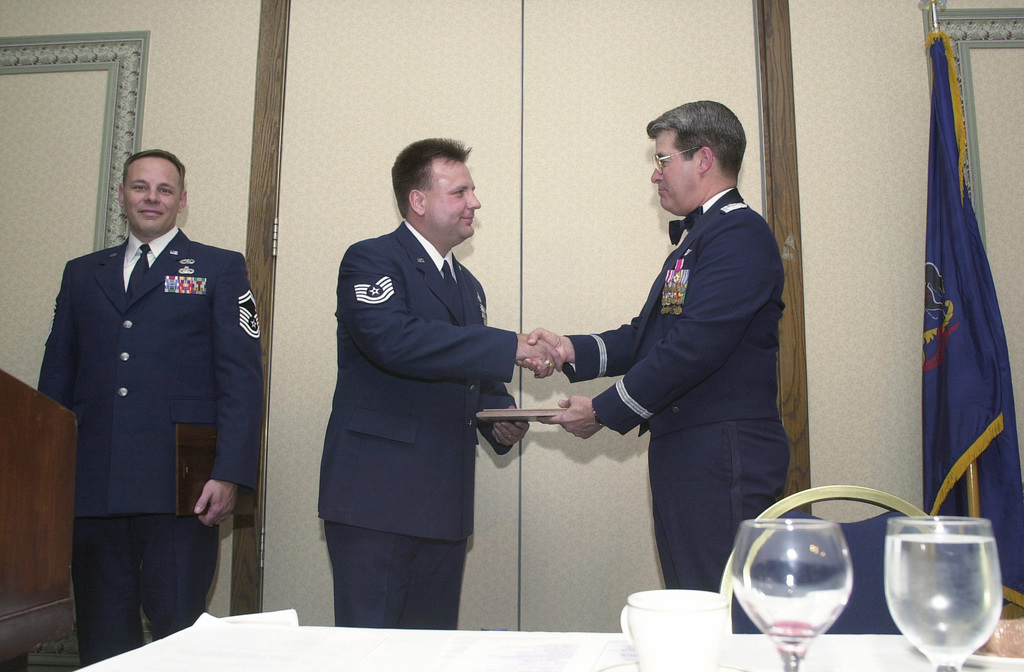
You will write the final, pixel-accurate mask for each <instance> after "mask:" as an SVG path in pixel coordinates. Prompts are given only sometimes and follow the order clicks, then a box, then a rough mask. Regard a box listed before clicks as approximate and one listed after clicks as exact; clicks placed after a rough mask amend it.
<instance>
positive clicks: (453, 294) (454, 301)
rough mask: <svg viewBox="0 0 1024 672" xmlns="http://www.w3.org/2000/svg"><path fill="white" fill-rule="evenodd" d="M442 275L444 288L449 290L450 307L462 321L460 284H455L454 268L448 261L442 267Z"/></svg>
mask: <svg viewBox="0 0 1024 672" xmlns="http://www.w3.org/2000/svg"><path fill="white" fill-rule="evenodd" d="M441 275H443V276H444V287H445V289H447V290H448V299H449V305H450V306H451V308H452V310H453V311H454V312H455V316H456V317H458V318H459V320H460V321H461V320H462V319H463V313H462V297H461V295H460V294H459V283H457V282H455V275H454V274H453V273H452V267H451V266H449V265H448V260H447V259H446V260H445V262H444V266H442V267H441Z"/></svg>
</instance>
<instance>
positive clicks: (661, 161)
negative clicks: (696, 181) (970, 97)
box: [654, 145, 704, 173]
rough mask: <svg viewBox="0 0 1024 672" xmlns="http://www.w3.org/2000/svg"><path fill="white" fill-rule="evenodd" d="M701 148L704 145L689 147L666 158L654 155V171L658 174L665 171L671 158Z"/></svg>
mask: <svg viewBox="0 0 1024 672" xmlns="http://www.w3.org/2000/svg"><path fill="white" fill-rule="evenodd" d="M703 146H704V145H698V146H697V147H690V148H689V149H684V150H683V151H681V152H676V153H675V154H668V155H667V156H659V155H658V154H655V155H654V168H655V170H657V171H658V172H659V173H660V172H662V171H664V170H665V164H666V163H668V160H669V159H671V158H672V157H673V156H679V155H680V154H686V153H687V152H692V151H693V150H695V149H700V148H701V147H703Z"/></svg>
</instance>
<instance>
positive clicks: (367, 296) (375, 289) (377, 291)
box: [354, 275, 395, 304]
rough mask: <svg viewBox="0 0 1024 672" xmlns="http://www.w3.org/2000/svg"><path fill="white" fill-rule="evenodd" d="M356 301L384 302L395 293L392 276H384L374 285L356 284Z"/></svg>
mask: <svg viewBox="0 0 1024 672" xmlns="http://www.w3.org/2000/svg"><path fill="white" fill-rule="evenodd" d="M354 289H355V291H356V301H359V302H361V303H370V304H377V303H384V302H385V301H387V300H388V299H390V298H391V297H392V296H394V295H395V288H394V287H393V286H392V283H391V278H389V277H388V276H386V275H385V276H384V277H383V278H381V279H380V280H378V281H377V282H375V283H373V284H372V285H355V286H354Z"/></svg>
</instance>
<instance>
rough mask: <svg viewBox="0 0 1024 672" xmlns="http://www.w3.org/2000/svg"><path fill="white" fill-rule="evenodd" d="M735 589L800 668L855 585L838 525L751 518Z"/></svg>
mask: <svg viewBox="0 0 1024 672" xmlns="http://www.w3.org/2000/svg"><path fill="white" fill-rule="evenodd" d="M732 562H733V564H732V579H733V592H734V593H735V594H736V599H737V600H739V603H740V605H741V606H742V607H743V610H744V611H745V612H747V615H748V616H749V617H750V620H751V621H753V622H754V624H755V625H756V626H757V627H758V628H759V629H760V630H761V632H763V633H764V634H766V635H768V637H770V638H771V640H772V642H774V643H775V648H776V649H777V650H778V652H779V655H780V656H782V665H783V669H784V670H786V672H797V670H798V669H799V667H800V661H802V660H803V657H804V654H805V653H807V647H808V646H809V645H810V643H811V640H812V639H813V638H814V637H815V636H817V635H819V634H820V633H822V632H824V631H825V630H827V629H828V628H829V626H831V625H832V624H833V623H834V622H835V620H836V618H838V617H839V614H840V613H841V612H842V611H843V608H844V607H845V606H846V601H847V600H848V599H849V598H850V590H851V589H852V588H853V568H852V566H851V565H850V551H849V549H848V548H847V547H846V538H845V537H844V536H843V531H842V529H840V527H839V525H838V524H836V523H833V522H830V521H827V520H818V519H795V520H794V519H778V520H746V521H743V522H742V523H741V524H740V529H739V531H738V532H737V533H736V544H735V546H734V547H733V559H732Z"/></svg>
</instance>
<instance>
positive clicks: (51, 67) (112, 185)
mask: <svg viewBox="0 0 1024 672" xmlns="http://www.w3.org/2000/svg"><path fill="white" fill-rule="evenodd" d="M148 54H149V31H140V32H125V33H91V34H81V35H41V36H31V37H6V38H0V75H14V74H27V73H46V72H79V71H95V70H101V71H105V72H106V73H107V95H106V109H105V112H104V116H103V143H102V145H101V146H102V152H101V156H100V184H99V186H98V196H97V204H96V236H95V247H96V249H102V248H104V247H110V246H112V245H117V244H119V243H121V242H122V241H123V240H124V239H125V238H126V237H127V235H128V234H127V230H128V225H127V221H126V220H125V218H124V215H123V213H122V212H121V207H120V205H119V204H118V201H117V188H118V185H119V184H120V183H121V169H122V167H123V166H124V161H125V159H127V158H128V157H129V156H131V155H132V154H133V153H134V152H135V151H137V149H138V146H139V137H140V135H141V132H142V109H143V102H144V99H145V89H146V62H147V57H148Z"/></svg>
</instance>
